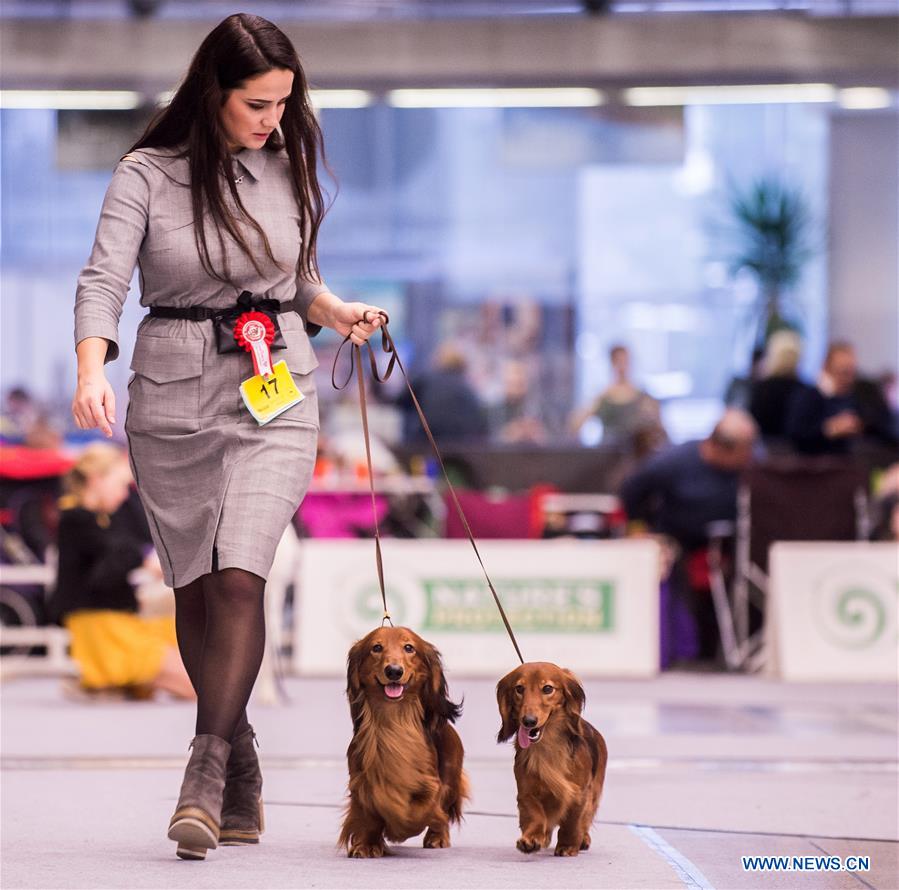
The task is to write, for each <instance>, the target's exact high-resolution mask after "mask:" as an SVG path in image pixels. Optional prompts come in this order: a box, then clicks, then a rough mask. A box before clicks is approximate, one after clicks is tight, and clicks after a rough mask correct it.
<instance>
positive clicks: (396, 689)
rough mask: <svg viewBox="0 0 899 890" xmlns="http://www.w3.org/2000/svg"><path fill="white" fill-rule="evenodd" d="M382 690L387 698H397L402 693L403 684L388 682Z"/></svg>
mask: <svg viewBox="0 0 899 890" xmlns="http://www.w3.org/2000/svg"><path fill="white" fill-rule="evenodd" d="M384 692H385V693H386V694H387V697H388V698H399V697H400V696H401V695H402V694H403V684H402V683H388V684H387V685H386V686H385V687H384Z"/></svg>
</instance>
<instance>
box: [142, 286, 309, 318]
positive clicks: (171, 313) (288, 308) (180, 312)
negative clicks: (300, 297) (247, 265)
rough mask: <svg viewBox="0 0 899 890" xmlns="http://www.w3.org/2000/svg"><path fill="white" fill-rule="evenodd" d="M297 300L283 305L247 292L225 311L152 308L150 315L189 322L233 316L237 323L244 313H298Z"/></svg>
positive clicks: (197, 307) (169, 307) (196, 307)
mask: <svg viewBox="0 0 899 890" xmlns="http://www.w3.org/2000/svg"><path fill="white" fill-rule="evenodd" d="M296 302H297V301H296V300H295V299H294V300H290V301H289V302H287V303H281V302H280V301H278V300H271V299H268V298H267V297H261V298H256V299H254V298H253V294H252V293H251V292H250V291H248V290H245V291H243V292H242V293H241V295H240V296H239V297H238V298H237V303H236V304H234V305H231V306H226V307H225V308H224V309H213V308H211V307H210V306H150V307H149V309H150V312H149V314H150V315H152V316H153V317H154V318H184V319H187V320H188V321H215V320H216V319H219V318H225V317H226V316H233V317H234V319H235V321H236V320H237V316H238V315H240V314H241V313H242V312H249V311H250V310H251V309H257V310H259V311H260V312H272V313H275V314H277V313H279V312H294V311H297V306H296Z"/></svg>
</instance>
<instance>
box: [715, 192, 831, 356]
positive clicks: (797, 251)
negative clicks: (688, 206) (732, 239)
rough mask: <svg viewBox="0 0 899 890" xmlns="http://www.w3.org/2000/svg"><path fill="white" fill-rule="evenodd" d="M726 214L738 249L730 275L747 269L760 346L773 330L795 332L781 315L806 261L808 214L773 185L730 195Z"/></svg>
mask: <svg viewBox="0 0 899 890" xmlns="http://www.w3.org/2000/svg"><path fill="white" fill-rule="evenodd" d="M730 210H731V214H732V216H733V219H734V221H735V222H736V226H737V237H738V241H739V246H738V248H737V250H736V253H735V255H734V256H733V258H732V261H731V271H732V272H733V273H736V272H739V271H741V270H743V269H748V270H749V271H750V272H752V273H753V274H754V275H755V277H756V278H757V279H758V283H759V299H760V305H759V321H760V324H759V336H758V337H757V339H758V340H759V341H761V342H764V341H765V340H767V338H768V337H769V336H770V335H771V334H772V333H773V332H774V331H776V330H778V329H779V328H784V327H792V328H794V327H796V322H795V320H793V321H792V322H791V321H790V320H788V319H787V318H786V317H785V315H784V307H783V302H784V296H785V294H786V292H787V291H788V289H789V288H790V287H792V286H793V285H795V284H796V282H797V281H798V280H799V278H800V276H801V275H802V269H803V266H804V265H805V263H806V262H807V261H808V259H809V258H810V257H811V256H812V254H813V252H814V251H813V250H812V247H811V239H810V230H811V227H812V218H811V213H810V211H809V208H808V204H807V203H806V200H805V198H804V196H803V195H802V193H801V192H800V191H799V190H798V189H791V188H789V187H788V186H786V185H784V184H783V183H782V182H780V181H779V180H777V179H760V180H757V181H756V182H754V183H753V184H752V185H751V186H750V187H749V188H748V189H746V191H742V192H741V191H736V190H735V191H733V192H732V194H731V197H730Z"/></svg>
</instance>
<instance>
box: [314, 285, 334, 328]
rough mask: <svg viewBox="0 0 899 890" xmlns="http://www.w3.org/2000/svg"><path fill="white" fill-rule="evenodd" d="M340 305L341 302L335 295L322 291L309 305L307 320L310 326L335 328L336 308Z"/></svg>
mask: <svg viewBox="0 0 899 890" xmlns="http://www.w3.org/2000/svg"><path fill="white" fill-rule="evenodd" d="M342 305H343V300H341V299H340V297H338V296H337V294H332V293H331V292H330V291H323V292H322V293H320V294H319V295H318V296H317V297H316V298H315V299H314V300H313V301H312V302H311V303H310V304H309V309H308V310H307V318H308V320H309V321H311V322H312V324H317V325H321V326H322V327H326V328H334V327H336V326H337V316H336V311H337V308H338V307H339V306H342Z"/></svg>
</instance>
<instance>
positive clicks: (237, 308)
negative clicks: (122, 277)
mask: <svg viewBox="0 0 899 890" xmlns="http://www.w3.org/2000/svg"><path fill="white" fill-rule="evenodd" d="M149 309H150V312H149V314H150V315H151V316H153V318H183V319H187V320H188V321H212V322H213V330H214V331H215V341H216V348H217V349H218V351H219V352H223V353H224V352H239V351H240V347H239V346H238V345H237V342H236V341H235V339H234V324H235V322H236V321H237V319H238V316H240V315H241V314H242V313H244V312H249V311H251V310H254V311H256V312H263V313H265V314H266V315H267V316H269V318H271V320H272V323H273V324H274V327H275V336H274V339H273V340H272V342H271V344H270V348H271V349H286V348H287V344H286V343H285V342H284V338H283V337H282V336H281V328H280V326H279V324H278V320H277V319H276V318H274V316H275V315H278V314H280V313H282V312H298V311H299V310H298V309H297V301H296V298H294V299H293V300H290V301H288V302H286V303H281V302H279V301H278V300H270V299H268V298H266V297H254V296H253V294H252V293H251V292H250V291H248V290H245V291H243V292H242V293H241V295H240V296H239V297H238V298H237V302H236V303H235V304H233V305H231V306H226V307H225V308H224V309H212V308H211V307H209V306H150V307H149ZM318 330H319V328H318V327H316V329H315V331H312V333H311V335H314V334H315V333H317V332H318Z"/></svg>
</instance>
